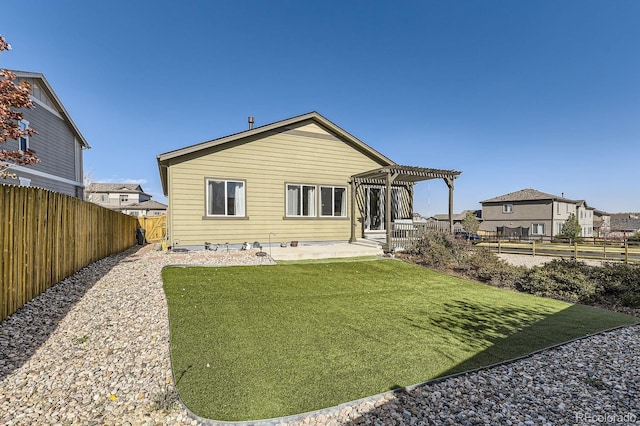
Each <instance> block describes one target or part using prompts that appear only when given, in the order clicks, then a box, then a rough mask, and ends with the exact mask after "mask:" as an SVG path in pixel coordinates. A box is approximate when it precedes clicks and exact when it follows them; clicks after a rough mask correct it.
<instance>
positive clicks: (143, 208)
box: [120, 200, 167, 216]
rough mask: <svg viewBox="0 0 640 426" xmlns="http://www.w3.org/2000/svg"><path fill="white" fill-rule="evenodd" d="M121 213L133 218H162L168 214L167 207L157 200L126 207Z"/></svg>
mask: <svg viewBox="0 0 640 426" xmlns="http://www.w3.org/2000/svg"><path fill="white" fill-rule="evenodd" d="M120 211H121V212H122V213H124V214H128V215H131V216H162V215H163V214H166V213H167V205H166V204H162V203H160V202H158V201H155V200H147V201H143V202H141V203H133V204H130V205H128V206H124V207H122V208H121V209H120Z"/></svg>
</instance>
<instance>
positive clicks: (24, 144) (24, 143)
mask: <svg viewBox="0 0 640 426" xmlns="http://www.w3.org/2000/svg"><path fill="white" fill-rule="evenodd" d="M18 125H19V126H20V130H22V131H23V132H24V131H26V130H27V129H28V128H29V122H28V121H27V120H20V122H19V123H18ZM28 149H29V135H27V134H24V135H22V136H20V139H19V140H18V150H20V151H26V150H28Z"/></svg>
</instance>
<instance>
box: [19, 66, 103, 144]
mask: <svg viewBox="0 0 640 426" xmlns="http://www.w3.org/2000/svg"><path fill="white" fill-rule="evenodd" d="M7 71H11V72H12V73H14V74H15V75H16V77H18V78H33V79H38V80H40V81H42V83H43V87H42V88H43V89H44V90H45V92H46V93H47V96H48V97H49V99H51V100H52V101H53V102H54V103H55V105H56V108H57V109H58V111H60V112H61V113H62V115H63V118H64V119H65V120H66V121H67V123H69V126H70V127H71V129H72V130H73V133H75V136H76V138H78V140H79V141H80V144H81V145H82V146H83V147H84V148H85V149H89V148H91V146H90V145H89V142H87V140H86V139H85V138H84V136H83V135H82V133H80V129H78V126H76V123H74V122H73V120H72V119H71V115H69V113H68V112H67V110H66V108H65V107H64V105H63V104H62V102H61V101H60V99H59V98H58V95H56V92H54V91H53V88H52V87H51V85H50V84H49V82H48V81H47V79H46V78H45V76H44V74H42V73H39V72H30V71H17V70H7ZM36 130H38V129H36Z"/></svg>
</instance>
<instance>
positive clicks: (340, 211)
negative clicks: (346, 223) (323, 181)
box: [320, 186, 347, 217]
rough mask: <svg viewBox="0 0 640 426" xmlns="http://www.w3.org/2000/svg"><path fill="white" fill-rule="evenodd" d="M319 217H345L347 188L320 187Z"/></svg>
mask: <svg viewBox="0 0 640 426" xmlns="http://www.w3.org/2000/svg"><path fill="white" fill-rule="evenodd" d="M320 216H324V217H328V216H331V217H346V216H347V188H346V187H343V186H320Z"/></svg>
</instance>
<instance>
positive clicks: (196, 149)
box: [157, 111, 394, 195]
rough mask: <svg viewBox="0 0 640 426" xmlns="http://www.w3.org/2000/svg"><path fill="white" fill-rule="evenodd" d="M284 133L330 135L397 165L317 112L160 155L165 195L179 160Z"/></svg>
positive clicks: (379, 160)
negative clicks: (171, 168)
mask: <svg viewBox="0 0 640 426" xmlns="http://www.w3.org/2000/svg"><path fill="white" fill-rule="evenodd" d="M284 131H288V132H307V133H317V134H327V136H328V137H331V138H337V139H339V140H341V141H343V142H344V143H346V144H348V145H349V146H351V147H352V148H354V149H356V150H358V151H360V152H361V153H363V154H364V155H366V156H368V157H370V158H372V159H374V160H375V161H376V162H378V163H379V164H380V165H383V166H384V165H390V164H394V162H393V161H392V160H391V159H389V158H387V157H386V156H384V155H383V154H381V153H380V152H378V151H376V150H375V149H373V148H371V147H370V146H368V145H367V144H365V143H364V142H362V141H361V140H360V139H358V138H356V137H355V136H353V135H352V134H350V133H348V132H346V131H345V130H343V129H342V128H340V127H339V126H337V125H336V124H334V123H332V122H331V121H329V120H327V119H326V118H325V117H323V116H322V115H320V114H319V113H317V112H315V111H314V112H310V113H307V114H303V115H299V116H296V117H292V118H288V119H285V120H281V121H277V122H275V123H271V124H267V125H264V126H260V127H256V128H253V129H248V130H244V131H242V132H239V133H234V134H231V135H228V136H223V137H221V138H217V139H212V140H210V141H206V142H202V143H199V144H195V145H190V146H187V147H184V148H180V149H177V150H174V151H169V152H165V153H163V154H159V155H158V156H157V161H158V169H159V172H160V180H161V182H162V189H163V191H164V193H165V195H166V194H167V191H168V188H167V167H168V166H169V164H170V162H172V161H176V160H180V159H181V158H183V157H186V156H193V155H199V154H205V153H206V152H207V151H208V150H209V149H211V148H214V147H216V148H218V149H225V148H226V147H231V146H233V145H234V144H237V143H238V142H242V141H243V140H246V141H251V140H255V139H256V138H260V137H262V136H268V135H269V134H272V133H278V132H284Z"/></svg>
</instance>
